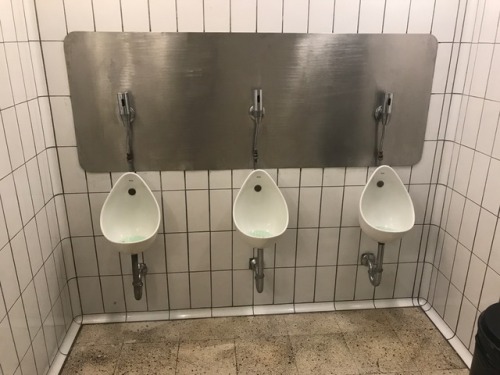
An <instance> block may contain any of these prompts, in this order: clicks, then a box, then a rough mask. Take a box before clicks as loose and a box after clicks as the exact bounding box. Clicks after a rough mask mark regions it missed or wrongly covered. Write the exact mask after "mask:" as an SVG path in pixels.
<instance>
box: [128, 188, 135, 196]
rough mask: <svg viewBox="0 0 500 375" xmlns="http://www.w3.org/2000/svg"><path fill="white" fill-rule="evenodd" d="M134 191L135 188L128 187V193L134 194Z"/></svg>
mask: <svg viewBox="0 0 500 375" xmlns="http://www.w3.org/2000/svg"><path fill="white" fill-rule="evenodd" d="M135 193H136V191H135V189H128V194H129V195H135Z"/></svg>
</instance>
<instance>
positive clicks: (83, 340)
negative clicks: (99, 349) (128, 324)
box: [75, 324, 123, 345]
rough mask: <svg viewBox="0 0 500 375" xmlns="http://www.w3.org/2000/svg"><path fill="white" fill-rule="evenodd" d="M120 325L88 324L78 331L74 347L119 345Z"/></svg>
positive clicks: (121, 339)
mask: <svg viewBox="0 0 500 375" xmlns="http://www.w3.org/2000/svg"><path fill="white" fill-rule="evenodd" d="M121 329H122V324H89V325H84V326H82V328H81V329H80V332H79V333H78V336H77V337H76V341H75V345H105V344H120V343H121V342H122V341H123V338H122V334H121Z"/></svg>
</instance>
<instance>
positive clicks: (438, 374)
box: [420, 368, 469, 375]
mask: <svg viewBox="0 0 500 375" xmlns="http://www.w3.org/2000/svg"><path fill="white" fill-rule="evenodd" d="M420 374H422V375H469V369H467V368H464V369H460V370H439V371H424V372H421V373H420Z"/></svg>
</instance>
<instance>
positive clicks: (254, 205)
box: [233, 169, 288, 249]
mask: <svg viewBox="0 0 500 375" xmlns="http://www.w3.org/2000/svg"><path fill="white" fill-rule="evenodd" d="M233 220H234V224H235V226H236V229H237V230H238V231H239V232H240V233H241V234H242V235H243V238H244V240H245V241H246V242H247V243H248V244H249V245H251V246H253V247H254V248H258V249H260V248H265V247H268V246H269V245H271V244H273V243H274V242H275V241H276V239H277V238H278V237H279V236H281V235H282V234H283V233H284V232H285V230H286V228H287V227H288V206H287V204H286V202H285V198H284V197H283V195H282V194H281V191H280V190H279V188H278V186H276V184H275V183H274V180H273V179H272V178H271V176H270V175H269V174H268V173H267V172H266V171H263V170H261V169H257V170H255V171H253V172H252V173H250V174H249V175H248V177H247V178H246V180H245V182H244V183H243V186H242V187H241V189H240V191H239V193H238V195H237V196H236V200H235V201H234V206H233Z"/></svg>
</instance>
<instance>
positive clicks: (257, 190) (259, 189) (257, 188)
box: [253, 185, 262, 193]
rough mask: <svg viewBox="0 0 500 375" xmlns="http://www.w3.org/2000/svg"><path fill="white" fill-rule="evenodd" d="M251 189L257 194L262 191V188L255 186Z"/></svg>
mask: <svg viewBox="0 0 500 375" xmlns="http://www.w3.org/2000/svg"><path fill="white" fill-rule="evenodd" d="M253 189H254V190H255V191H256V192H257V193H258V192H259V191H261V190H262V186H260V185H255V186H254V187H253Z"/></svg>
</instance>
